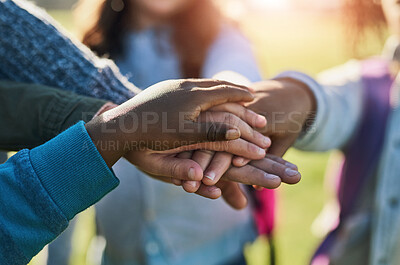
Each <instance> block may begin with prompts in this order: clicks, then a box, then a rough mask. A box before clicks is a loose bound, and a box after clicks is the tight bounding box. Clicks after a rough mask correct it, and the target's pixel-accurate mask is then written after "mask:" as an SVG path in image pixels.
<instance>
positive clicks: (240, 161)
mask: <svg viewBox="0 0 400 265" xmlns="http://www.w3.org/2000/svg"><path fill="white" fill-rule="evenodd" d="M250 161H251V160H250V159H247V158H244V157H241V156H234V157H233V159H232V164H233V165H234V166H235V167H243V166H245V165H247V164H248V163H249V162H250Z"/></svg>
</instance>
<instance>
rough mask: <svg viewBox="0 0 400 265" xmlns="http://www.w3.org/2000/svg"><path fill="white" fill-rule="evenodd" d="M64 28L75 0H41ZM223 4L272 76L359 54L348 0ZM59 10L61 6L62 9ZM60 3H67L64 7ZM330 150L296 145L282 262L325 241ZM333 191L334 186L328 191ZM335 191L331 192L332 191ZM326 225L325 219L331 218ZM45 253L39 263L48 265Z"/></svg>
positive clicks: (281, 217) (258, 257)
mask: <svg viewBox="0 0 400 265" xmlns="http://www.w3.org/2000/svg"><path fill="white" fill-rule="evenodd" d="M38 2H39V4H41V5H42V6H45V7H46V8H47V9H48V10H49V12H50V14H51V15H52V16H53V17H54V18H55V19H56V20H58V21H59V22H60V23H61V24H62V25H63V26H64V27H66V28H67V30H68V31H70V32H71V33H72V34H74V23H73V16H72V13H71V11H70V8H71V6H72V4H73V3H74V1H73V0H71V1H53V0H51V1H47V0H41V1H38ZM220 3H221V7H222V8H223V10H224V12H226V13H227V14H228V15H229V16H233V17H234V18H235V19H236V20H238V21H239V22H240V26H241V28H242V29H243V32H244V33H245V34H246V35H247V36H248V37H249V38H250V40H251V41H252V42H253V43H254V49H255V52H256V55H257V58H258V61H259V64H260V67H261V69H262V72H263V75H264V77H265V78H269V77H273V76H274V75H275V74H277V73H279V72H280V71H282V70H288V69H295V70H301V71H303V72H306V73H309V74H311V75H313V76H315V75H316V74H317V73H318V72H320V71H322V70H324V69H327V68H330V67H333V66H335V65H339V64H342V63H344V62H346V61H347V60H348V59H349V58H352V57H354V54H353V50H352V46H351V38H349V36H348V35H346V28H347V25H346V24H343V18H342V17H341V16H340V12H339V11H340V9H339V6H340V0H330V1H315V0H309V1H307V0H297V1H296V0H292V1H291V0H286V1H285V0H253V1H245V0H235V1H232V0H221V1H220ZM54 8H56V9H54ZM60 8H63V10H61V9H60ZM381 47H382V41H379V40H378V39H374V38H370V39H369V40H368V41H364V42H363V43H362V46H361V47H360V49H359V53H358V56H359V57H365V56H369V55H372V54H377V53H379V51H380V49H381ZM329 157H330V154H329V153H305V152H300V151H297V150H290V151H289V153H288V154H287V155H286V157H285V158H286V159H287V160H289V161H291V162H293V163H295V164H297V165H298V166H299V169H300V171H301V173H302V176H303V178H302V180H301V182H300V184H298V185H295V186H287V185H282V187H281V188H279V200H278V201H279V205H278V218H277V223H278V225H277V230H276V236H275V237H276V248H277V258H278V265H302V264H307V262H308V261H309V259H310V255H311V254H312V253H313V250H314V249H315V247H316V246H317V245H318V242H319V241H320V240H321V236H322V235H321V229H320V228H319V227H320V226H319V225H318V223H314V224H313V221H314V220H315V218H316V217H317V216H318V214H319V213H320V211H321V210H322V206H323V204H324V202H326V201H327V199H328V197H330V196H332V193H329V192H326V190H327V189H326V187H327V186H329V185H326V184H324V175H325V168H326V166H327V164H328V158H329ZM328 190H329V189H328ZM329 194H330V195H329ZM92 217H93V211H92V210H90V209H89V210H88V211H86V212H85V213H84V214H82V215H81V216H80V222H79V223H78V226H77V230H76V233H75V235H74V240H73V244H74V247H73V249H74V251H73V260H72V264H73V265H84V264H87V265H91V264H90V261H87V260H86V258H85V253H86V250H87V247H88V245H89V242H90V239H91V237H92V236H93V234H94V230H93V221H92ZM323 223H324V222H323ZM267 255H268V251H267V248H266V245H265V243H264V241H263V239H260V240H258V241H257V242H256V243H255V244H254V245H252V246H249V247H248V248H247V249H246V256H247V257H248V260H249V264H251V265H258V264H268V262H267V260H268V259H267V258H268V256H267ZM44 257H45V251H44V252H43V253H42V254H41V255H39V256H38V257H37V258H35V259H34V260H33V261H32V262H31V265H38V264H44Z"/></svg>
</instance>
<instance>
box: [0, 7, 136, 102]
mask: <svg viewBox="0 0 400 265" xmlns="http://www.w3.org/2000/svg"><path fill="white" fill-rule="evenodd" d="M0 62H1V63H0V79H5V80H12V81H18V82H25V83H36V84H42V85H48V86H52V87H57V88H61V89H64V90H69V91H73V92H75V93H77V94H81V95H85V96H91V97H95V98H101V99H105V100H109V101H112V102H114V103H117V104H120V103H123V102H125V101H126V100H128V99H130V98H131V97H133V96H134V95H135V94H137V93H138V91H139V90H138V89H137V88H136V87H134V86H133V85H132V84H131V83H129V82H128V81H127V80H126V78H124V77H123V76H122V75H121V74H120V72H119V70H118V68H117V67H116V66H115V64H114V63H113V62H112V61H110V60H106V59H100V58H98V57H96V56H95V55H94V54H93V53H92V52H91V51H90V50H89V49H88V48H87V47H85V46H84V45H83V44H81V43H79V42H78V41H75V40H73V39H72V38H71V37H70V36H67V34H66V33H65V32H64V31H63V29H62V28H61V27H60V26H59V25H57V23H56V22H55V21H54V20H53V19H52V18H51V17H50V16H49V15H47V14H46V13H45V12H44V11H43V10H41V9H39V8H38V7H36V6H34V5H33V4H31V3H29V2H27V1H24V0H0Z"/></svg>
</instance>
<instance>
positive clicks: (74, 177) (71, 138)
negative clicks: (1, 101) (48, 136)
mask: <svg viewBox="0 0 400 265" xmlns="http://www.w3.org/2000/svg"><path fill="white" fill-rule="evenodd" d="M30 159H31V163H32V166H33V168H34V170H35V172H36V174H37V176H38V177H39V179H40V181H41V182H42V184H43V187H44V188H45V189H46V191H47V192H48V193H49V195H50V197H51V198H52V199H53V200H54V202H55V203H56V204H57V205H58V207H59V208H60V209H61V211H62V212H63V213H64V214H65V216H66V217H67V218H68V220H71V219H72V218H73V217H74V216H75V215H76V214H77V213H79V212H81V211H83V210H85V209H86V208H88V207H89V206H91V205H93V204H94V203H96V202H97V201H99V200H100V199H101V198H102V197H103V196H104V195H106V194H107V193H108V192H110V191H111V190H113V189H114V188H116V187H117V186H118V184H119V180H118V179H117V178H116V177H115V175H114V174H113V173H112V171H111V170H110V169H109V168H108V166H107V164H106V163H105V161H104V160H103V158H102V157H101V155H100V154H99V152H98V151H97V149H96V147H95V145H94V144H93V142H92V139H91V138H90V137H89V135H88V133H87V131H86V129H85V126H84V122H82V121H81V122H79V123H78V124H76V125H74V126H73V127H71V128H69V129H68V130H66V131H65V132H63V133H62V134H60V135H58V136H57V137H55V138H54V139H52V140H50V141H48V142H47V143H45V144H43V145H41V146H39V147H36V148H34V149H32V150H31V151H30Z"/></svg>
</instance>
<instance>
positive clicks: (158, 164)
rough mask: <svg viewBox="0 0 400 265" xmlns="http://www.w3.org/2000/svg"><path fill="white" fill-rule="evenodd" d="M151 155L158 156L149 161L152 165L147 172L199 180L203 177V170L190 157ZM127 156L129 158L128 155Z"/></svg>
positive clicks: (181, 178)
mask: <svg viewBox="0 0 400 265" xmlns="http://www.w3.org/2000/svg"><path fill="white" fill-rule="evenodd" d="M152 156H159V158H157V159H156V160H154V159H152V160H151V161H149V162H151V163H153V164H154V167H151V168H150V169H149V170H146V172H147V173H149V174H152V175H156V176H164V177H170V178H176V179H180V180H197V181H199V180H201V179H202V178H203V170H202V169H201V167H200V165H199V164H197V163H196V162H194V161H193V160H191V159H182V158H177V157H173V156H165V155H161V154H152ZM127 158H128V159H129V157H127ZM143 163H146V161H143Z"/></svg>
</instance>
